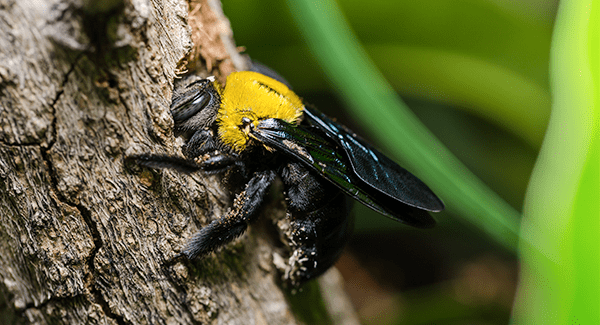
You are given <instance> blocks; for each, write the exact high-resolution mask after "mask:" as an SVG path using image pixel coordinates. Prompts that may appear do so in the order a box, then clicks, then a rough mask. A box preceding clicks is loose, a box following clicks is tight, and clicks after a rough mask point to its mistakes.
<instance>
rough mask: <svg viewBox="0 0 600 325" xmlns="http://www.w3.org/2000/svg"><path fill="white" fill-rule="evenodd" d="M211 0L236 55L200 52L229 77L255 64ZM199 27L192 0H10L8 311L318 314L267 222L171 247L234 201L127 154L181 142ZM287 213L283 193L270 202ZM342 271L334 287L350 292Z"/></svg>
mask: <svg viewBox="0 0 600 325" xmlns="http://www.w3.org/2000/svg"><path fill="white" fill-rule="evenodd" d="M200 6H202V10H203V11H204V14H205V15H206V13H207V12H208V13H209V14H210V15H214V16H211V17H213V18H214V19H213V21H211V20H206V21H205V24H209V25H211V24H222V25H219V28H216V29H214V30H217V31H219V32H218V34H214V33H213V34H212V35H218V37H214V39H213V41H215V40H216V42H217V43H219V42H221V43H220V45H219V44H218V45H217V48H218V46H221V47H222V48H223V51H225V52H226V53H227V54H228V55H229V56H228V57H227V56H225V57H219V56H218V55H214V53H215V52H214V51H210V47H209V46H208V45H206V46H204V48H201V50H200V51H196V52H198V53H200V55H201V56H203V60H204V61H202V62H209V64H210V65H211V67H214V68H215V69H216V70H215V71H214V73H216V74H217V75H218V76H222V75H225V74H226V73H227V72H229V71H226V70H227V69H233V68H236V69H240V68H243V67H242V66H241V65H243V64H244V60H243V58H242V57H240V56H239V55H237V53H234V52H232V51H234V50H235V46H233V42H232V41H231V39H229V37H230V35H231V32H230V30H229V29H228V23H227V21H226V20H225V19H224V17H223V16H222V14H221V13H219V8H218V5H216V4H215V3H213V2H200ZM222 26H225V27H226V28H223V27H222ZM200 28H203V27H200ZM191 31H192V30H191V29H190V27H189V25H188V5H187V3H186V2H184V1H163V0H125V1H122V0H113V1H98V2H96V1H86V0H46V1H35V0H19V1H15V0H0V33H1V34H0V217H1V219H0V280H1V282H0V317H2V319H3V320H4V321H8V322H10V323H35V324H48V323H52V324H54V323H58V324H62V323H65V324H187V323H198V324H207V323H211V324H212V323H214V324H225V323H227V324H296V323H302V322H309V321H306V320H302V317H299V316H298V313H293V312H292V311H291V306H290V304H292V302H290V301H291V300H290V299H286V298H285V297H286V294H285V291H284V290H282V289H281V287H280V286H279V285H278V275H277V272H276V269H275V267H274V266H273V261H272V256H273V253H272V252H273V250H274V249H275V248H274V246H275V244H276V243H274V239H272V238H271V237H273V236H267V235H265V234H264V232H265V230H264V228H265V227H267V226H268V222H266V223H262V224H258V225H256V226H255V227H252V229H251V230H250V231H249V232H248V233H247V234H246V235H244V236H242V237H241V238H240V239H238V240H237V241H236V242H235V243H233V244H232V245H228V246H227V247H226V248H224V249H223V250H221V251H220V252H217V253H215V254H212V255H211V256H210V257H208V258H205V259H202V260H199V261H193V262H185V261H173V260H172V259H173V257H174V256H175V255H176V254H177V253H178V252H179V251H180V250H181V248H182V247H183V246H184V244H185V242H186V241H187V239H188V238H190V237H191V236H192V235H193V234H194V233H195V232H196V231H197V230H198V229H199V228H200V227H201V225H205V224H207V223H208V222H209V221H210V220H212V219H213V218H215V217H217V216H220V215H221V214H223V213H224V212H225V211H226V209H227V208H228V206H229V204H230V197H229V193H228V192H227V191H226V189H224V188H222V187H221V185H220V182H219V181H220V179H219V177H218V176H211V177H206V176H204V175H200V174H196V175H192V176H185V175H181V174H177V173H175V172H172V171H168V170H166V171H156V172H152V171H148V170H147V169H142V168H139V167H137V166H128V165H127V164H125V163H124V160H123V158H124V157H125V156H126V155H129V154H134V153H149V152H154V153H166V154H180V145H181V143H180V141H179V142H178V140H177V139H176V138H175V137H174V136H173V133H172V127H173V121H172V119H171V116H170V114H169V103H170V98H171V92H172V88H173V80H174V78H175V77H176V75H177V73H178V72H179V71H180V70H181V69H183V68H184V65H185V62H186V61H184V58H185V57H186V54H188V53H189V52H190V51H191V48H192V42H191V38H190V37H191V36H190V35H191V34H192V32H191ZM209 34H210V33H207V34H206V35H209ZM202 49H204V52H203V51H202ZM232 55H233V57H231V56H232ZM209 56H210V57H209ZM204 69H206V68H205V67H204ZM282 213H283V210H282V205H281V202H279V201H278V202H275V203H272V204H270V205H268V206H267V207H266V208H265V212H264V214H282ZM328 278H329V279H330V281H323V282H322V283H321V286H325V287H330V288H335V290H332V292H340V287H341V283H340V281H331V279H335V274H334V273H332V274H330V275H329V277H328ZM312 288H313V289H310V288H309V289H306V290H308V291H311V290H317V291H318V287H314V286H313V287H312ZM322 290H327V289H323V288H322ZM330 296H331V294H330V295H324V299H325V305H326V307H327V306H329V307H330V308H329V309H328V308H325V310H326V313H325V314H326V315H325V317H326V318H328V319H329V320H330V321H332V322H337V321H340V322H342V323H348V322H349V323H353V322H354V321H355V318H353V314H352V312H351V308H350V307H349V306H348V305H347V301H345V300H343V299H344V297H343V292H341V293H336V294H334V297H330ZM330 299H334V300H335V299H338V301H337V303H336V304H328V303H327V301H328V300H330ZM339 299H342V300H339ZM292 300H294V299H292ZM332 301H333V300H332ZM339 301H345V305H344V303H342V304H340V303H339ZM331 306H333V307H331ZM340 306H342V307H340ZM307 312H312V311H310V310H307Z"/></svg>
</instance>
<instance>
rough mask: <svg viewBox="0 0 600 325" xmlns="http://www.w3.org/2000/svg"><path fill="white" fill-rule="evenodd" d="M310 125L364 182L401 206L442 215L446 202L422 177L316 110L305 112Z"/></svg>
mask: <svg viewBox="0 0 600 325" xmlns="http://www.w3.org/2000/svg"><path fill="white" fill-rule="evenodd" d="M305 116H306V119H307V122H308V123H309V124H311V125H313V126H315V127H316V128H319V129H322V130H323V131H324V132H325V133H326V134H327V136H328V137H329V138H331V139H332V140H334V141H335V142H337V143H338V144H339V145H340V146H341V147H342V148H343V149H344V151H345V152H346V154H347V155H348V157H349V160H350V163H351V164H352V168H353V170H354V173H355V174H356V176H358V177H359V178H360V179H361V180H362V181H363V182H365V183H366V184H368V185H369V186H371V187H372V188H373V189H374V190H376V191H379V192H380V193H381V194H382V195H386V196H389V197H390V198H393V199H395V200H398V201H400V202H402V203H405V204H408V205H410V206H413V207H415V208H419V209H423V210H427V211H432V212H439V211H442V210H443V209H444V203H443V202H442V200H440V199H439V198H438V197H437V196H436V195H435V194H434V193H433V191H432V190H431V189H430V188H429V187H428V186H427V185H425V183H423V182H422V181H421V180H420V179H419V178H417V177H416V176H415V175H413V174H411V173H410V172H409V171H407V170H406V169H404V168H402V167H400V166H399V165H398V164H396V163H395V162H394V161H393V160H391V159H390V158H388V157H387V156H386V155H384V154H383V153H381V152H380V151H379V150H377V149H375V148H374V147H373V146H371V145H370V144H368V143H367V142H365V141H364V140H363V139H361V138H360V137H358V136H357V135H356V134H354V133H353V132H352V131H351V130H349V129H348V128H346V127H345V126H343V125H341V124H339V123H337V122H335V121H333V120H331V119H330V118H329V117H327V116H326V115H325V114H323V113H321V112H319V111H317V110H314V111H312V110H308V109H306V110H305Z"/></svg>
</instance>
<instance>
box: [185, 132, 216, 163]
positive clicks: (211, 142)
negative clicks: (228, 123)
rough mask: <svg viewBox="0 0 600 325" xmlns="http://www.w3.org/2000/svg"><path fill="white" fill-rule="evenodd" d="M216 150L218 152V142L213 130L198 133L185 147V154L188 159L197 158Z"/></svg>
mask: <svg viewBox="0 0 600 325" xmlns="http://www.w3.org/2000/svg"><path fill="white" fill-rule="evenodd" d="M215 150H217V142H216V140H215V136H214V132H213V130H211V129H202V130H199V131H196V132H195V133H194V134H193V135H192V137H191V138H190V139H189V140H188V141H187V142H186V144H185V145H184V146H183V154H184V155H185V156H186V157H188V158H195V157H198V156H201V155H203V154H205V153H207V152H211V151H215Z"/></svg>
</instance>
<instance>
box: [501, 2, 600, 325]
mask: <svg viewBox="0 0 600 325" xmlns="http://www.w3.org/2000/svg"><path fill="white" fill-rule="evenodd" d="M599 60H600V7H599V6H598V3H596V2H593V1H592V2H590V1H563V2H561V4H560V7H559V12H558V16H557V21H556V25H555V30H554V35H553V46H552V61H551V66H550V67H551V85H552V99H553V104H552V115H551V118H550V124H549V126H548V132H547V134H546V138H545V139H544V144H543V146H542V150H541V152H540V156H539V159H538V162H537V163H536V166H535V170H534V173H533V175H532V178H531V182H530V185H529V188H528V192H527V197H526V202H525V209H524V215H525V218H524V221H523V224H522V239H523V240H522V242H521V243H520V252H521V257H522V262H523V263H522V276H521V282H520V288H519V294H518V296H517V299H516V301H515V308H514V311H513V316H514V321H515V323H518V324H600V236H599V234H600V206H599V205H600V203H599V192H600V191H599V189H600V175H599V174H600V172H599V169H600V159H599V152H598V150H599V146H600V140H599V139H600V125H599V124H600V83H599V82H600V61H599ZM532 245H534V246H535V249H534V248H532Z"/></svg>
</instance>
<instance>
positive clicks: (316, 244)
mask: <svg viewBox="0 0 600 325" xmlns="http://www.w3.org/2000/svg"><path fill="white" fill-rule="evenodd" d="M282 179H283V182H284V185H285V191H286V195H287V198H288V213H289V216H290V217H291V221H290V231H289V234H288V236H289V237H290V238H289V241H290V243H289V244H290V246H291V247H292V250H293V251H292V254H291V256H290V259H289V261H288V268H287V270H286V274H285V277H286V279H288V280H289V281H290V282H291V283H292V284H293V285H298V284H299V283H302V282H304V281H306V280H309V279H312V278H315V277H317V276H319V275H321V274H322V273H323V272H325V271H326V270H327V269H328V268H329V267H330V266H331V265H333V264H334V263H335V261H336V260H337V259H338V257H339V255H340V254H341V252H342V250H343V248H344V246H345V245H346V242H347V241H348V239H349V237H350V235H351V233H352V226H353V222H352V219H351V218H350V217H349V210H350V209H349V208H350V207H349V201H348V198H347V196H346V195H344V194H343V193H342V192H341V191H340V190H339V189H338V188H337V187H335V186H334V185H333V184H331V183H330V182H328V181H326V180H324V179H323V178H321V177H320V176H318V175H315V174H313V173H312V172H310V171H308V170H307V169H306V168H305V167H304V166H303V165H301V164H299V163H288V164H287V165H286V166H285V167H284V168H283V170H282Z"/></svg>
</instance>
